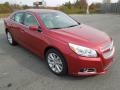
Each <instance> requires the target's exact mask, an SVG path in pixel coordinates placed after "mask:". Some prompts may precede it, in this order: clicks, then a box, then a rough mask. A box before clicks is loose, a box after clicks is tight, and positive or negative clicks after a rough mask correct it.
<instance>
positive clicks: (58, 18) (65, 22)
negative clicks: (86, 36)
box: [40, 12, 79, 29]
mask: <svg viewBox="0 0 120 90" xmlns="http://www.w3.org/2000/svg"><path fill="white" fill-rule="evenodd" d="M40 18H41V19H42V21H43V23H44V25H45V26H46V27H47V28H48V29H60V28H68V27H74V26H77V25H79V24H78V22H76V21H75V20H73V19H72V18H70V17H69V16H67V15H66V14H64V13H62V12H47V13H40Z"/></svg>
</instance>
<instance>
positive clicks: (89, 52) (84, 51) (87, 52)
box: [69, 43, 97, 58]
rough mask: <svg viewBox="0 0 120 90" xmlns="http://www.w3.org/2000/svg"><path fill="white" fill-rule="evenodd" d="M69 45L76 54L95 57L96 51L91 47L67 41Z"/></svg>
mask: <svg viewBox="0 0 120 90" xmlns="http://www.w3.org/2000/svg"><path fill="white" fill-rule="evenodd" d="M69 47H70V48H71V49H72V50H73V51H74V52H75V53H76V54H78V55H80V56H85V57H94V58H95V57H97V52H96V51H95V50H93V49H90V48H87V47H83V46H79V45H75V44H72V43H69Z"/></svg>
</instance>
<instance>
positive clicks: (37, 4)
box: [33, 0, 46, 8]
mask: <svg viewBox="0 0 120 90" xmlns="http://www.w3.org/2000/svg"><path fill="white" fill-rule="evenodd" d="M33 5H34V6H35V7H36V8H39V7H46V2H45V1H44V0H38V1H36V2H33Z"/></svg>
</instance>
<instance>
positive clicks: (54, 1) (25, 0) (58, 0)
mask: <svg viewBox="0 0 120 90" xmlns="http://www.w3.org/2000/svg"><path fill="white" fill-rule="evenodd" d="M6 1H8V2H10V3H19V4H20V3H21V4H27V5H33V2H35V1H41V0H0V3H4V2H6ZM44 1H45V2H46V4H47V6H58V5H61V4H63V3H65V2H68V1H70V2H75V1H76V0H44ZM90 1H92V2H102V1H103V0H90ZM111 1H112V2H117V1H118V0H111Z"/></svg>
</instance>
